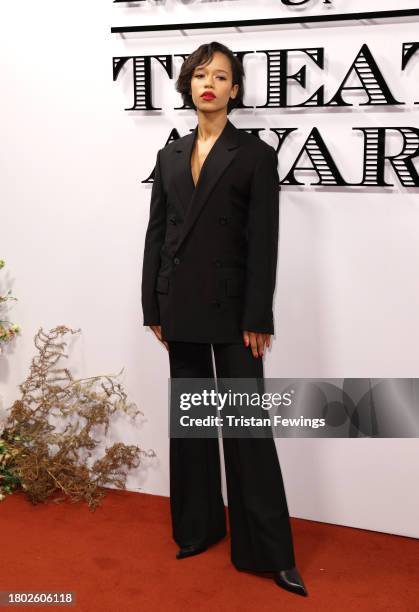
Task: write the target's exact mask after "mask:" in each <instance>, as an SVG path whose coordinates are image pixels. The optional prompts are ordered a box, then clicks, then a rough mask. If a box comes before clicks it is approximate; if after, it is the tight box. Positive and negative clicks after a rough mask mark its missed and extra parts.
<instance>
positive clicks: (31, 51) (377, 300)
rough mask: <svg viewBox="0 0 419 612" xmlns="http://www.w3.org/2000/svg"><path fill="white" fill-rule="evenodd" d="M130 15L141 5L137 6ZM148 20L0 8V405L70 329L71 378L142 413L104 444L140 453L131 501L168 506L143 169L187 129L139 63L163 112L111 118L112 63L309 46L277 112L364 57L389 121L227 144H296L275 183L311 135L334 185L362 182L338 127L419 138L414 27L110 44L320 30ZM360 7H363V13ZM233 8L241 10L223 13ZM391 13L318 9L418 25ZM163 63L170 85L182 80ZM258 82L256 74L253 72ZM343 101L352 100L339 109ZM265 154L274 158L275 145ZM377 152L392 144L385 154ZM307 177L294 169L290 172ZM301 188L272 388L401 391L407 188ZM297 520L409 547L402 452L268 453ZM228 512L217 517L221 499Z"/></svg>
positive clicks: (338, 114)
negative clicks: (405, 130) (113, 379)
mask: <svg viewBox="0 0 419 612" xmlns="http://www.w3.org/2000/svg"><path fill="white" fill-rule="evenodd" d="M140 4H141V3H140ZM143 4H144V6H142V7H140V6H138V7H131V8H129V7H128V6H126V5H124V4H119V5H118V4H115V5H112V3H111V2H110V1H107V2H104V1H103V0H91V1H90V2H89V3H86V2H81V1H80V0H79V1H74V2H71V3H67V4H66V6H65V8H63V7H62V6H61V5H58V4H57V3H56V2H55V1H53V0H45V1H44V2H42V3H33V2H30V1H29V0H26V1H24V2H21V3H17V4H16V3H15V4H13V3H8V5H7V6H6V5H5V6H4V7H2V9H1V18H2V23H4V24H5V25H6V26H7V27H4V28H3V31H2V37H1V40H0V62H1V74H2V104H1V109H2V110H1V114H0V127H1V134H2V139H1V145H0V151H1V153H0V155H1V160H0V161H1V166H0V189H1V204H2V207H1V210H2V215H1V221H2V223H1V239H0V259H1V258H3V259H5V260H6V262H7V267H6V268H5V270H3V271H2V273H0V287H1V290H2V291H0V292H4V290H5V289H7V288H8V287H11V288H12V289H13V293H14V295H16V296H17V297H18V299H19V301H18V302H17V303H16V304H15V305H14V306H13V308H12V309H11V310H10V313H9V317H10V318H11V319H13V321H16V322H18V323H19V324H20V325H21V326H22V334H21V336H20V337H19V338H18V339H17V340H16V342H15V343H14V346H13V347H11V348H10V349H8V350H7V351H5V353H4V354H3V355H2V356H0V395H1V396H2V397H3V405H4V406H5V407H7V406H10V404H11V403H12V401H13V400H14V399H15V398H16V397H17V396H18V393H19V391H18V384H19V383H20V382H22V381H23V379H24V378H25V377H26V376H27V373H28V368H29V364H30V360H31V358H32V356H33V354H34V352H35V348H34V345H33V336H34V335H35V333H36V332H37V330H38V328H39V327H40V326H42V327H43V328H44V329H49V328H52V327H55V326H56V325H59V324H66V325H68V326H71V327H73V328H78V327H81V328H82V334H81V335H80V336H79V337H77V338H71V339H70V338H69V341H70V347H69V352H70V360H69V363H68V365H69V366H70V367H71V369H72V371H73V373H74V375H75V376H93V375H96V374H100V373H106V374H111V373H117V372H118V371H119V370H120V369H121V368H122V367H124V368H125V370H124V375H123V377H122V379H121V380H122V382H123V383H124V385H125V387H126V389H127V391H128V393H129V396H130V399H131V400H132V401H135V402H136V403H137V405H138V406H139V408H141V409H142V410H143V411H144V413H145V419H143V420H139V421H138V423H137V426H135V427H134V426H133V425H132V424H130V423H129V422H128V421H127V420H124V419H118V420H117V421H116V422H115V424H114V427H113V430H112V437H111V438H110V440H122V441H124V442H126V443H135V444H139V445H140V446H141V447H143V448H145V449H148V448H153V449H154V450H155V451H156V453H157V459H154V460H148V461H147V462H145V463H144V464H143V466H142V467H141V468H139V469H138V470H137V471H136V472H133V473H131V475H130V477H129V479H128V488H129V489H131V490H142V491H144V492H147V493H152V494H160V495H169V476H168V474H169V471H168V469H169V463H168V461H169V458H168V449H169V440H168V437H167V378H168V376H169V367H168V359H167V353H166V351H165V349H164V347H163V346H161V345H160V344H159V343H158V342H157V340H156V339H155V337H154V336H153V334H152V332H151V331H150V330H147V329H146V328H143V327H142V315H141V299H140V298H141V296H140V276H141V264H142V250H143V244H144V235H145V230H146V225H147V220H148V212H149V208H148V207H149V198H150V190H151V185H144V184H142V183H141V181H142V180H144V179H146V178H147V177H148V176H149V174H150V173H151V171H152V169H153V165H154V160H155V154H156V152H157V149H158V148H161V147H162V146H163V145H164V144H165V142H166V139H167V138H168V136H169V133H170V130H171V129H172V128H173V127H176V128H177V129H178V131H179V133H180V134H181V135H184V134H186V133H187V132H188V131H189V129H191V128H193V127H194V126H195V124H196V117H195V114H194V112H193V111H186V110H184V111H179V110H174V107H176V106H180V105H181V99H180V96H179V95H178V94H177V93H176V92H175V91H174V83H173V81H171V80H170V79H169V78H168V77H167V75H165V73H164V70H163V69H162V68H161V66H159V65H157V63H155V65H154V66H153V76H154V77H155V79H156V80H155V84H156V85H155V89H154V90H153V99H154V102H155V104H156V105H158V106H162V107H163V110H162V111H153V112H143V111H137V112H133V111H130V112H127V111H124V108H127V107H130V106H132V104H133V98H132V94H133V90H132V69H131V67H130V66H127V68H126V70H124V71H123V73H122V74H121V75H120V77H119V78H118V80H117V81H116V82H113V81H112V57H114V56H119V55H130V54H134V55H141V54H152V53H158V54H164V53H173V54H174V53H190V52H191V51H193V50H194V49H195V48H196V47H197V46H198V45H199V44H201V43H202V42H209V41H210V40H218V41H220V42H222V43H224V44H227V45H228V46H230V47H231V48H232V49H233V50H234V51H240V50H259V49H288V48H294V49H295V48H300V47H324V48H325V57H326V61H325V70H324V71H321V70H320V69H318V68H316V67H315V66H314V64H313V63H310V62H309V60H308V58H306V57H305V56H303V55H301V54H300V55H299V56H295V57H294V58H293V59H292V60H291V64H290V65H291V67H292V70H291V71H290V72H295V71H296V70H297V69H298V68H299V67H300V66H301V65H302V64H307V66H308V83H307V90H303V89H302V88H301V87H300V86H299V85H297V84H295V85H293V86H291V87H290V94H291V99H290V103H292V104H296V103H298V101H301V102H302V101H304V100H306V99H307V98H308V97H309V93H313V92H314V91H316V90H317V89H318V87H319V86H320V85H321V84H323V83H324V84H325V87H326V100H328V99H329V98H330V97H331V95H332V94H333V93H335V91H336V90H337V88H338V86H339V84H340V83H341V81H342V80H343V78H344V76H345V75H346V73H347V71H348V69H349V67H350V66H351V64H352V62H353V60H354V59H355V57H356V54H357V53H358V51H359V49H360V48H361V46H362V44H363V43H367V44H368V45H369V47H370V49H371V51H372V52H373V54H374V57H375V59H376V61H377V62H378V64H379V66H380V68H381V70H382V72H383V74H384V75H385V77H386V79H387V82H388V84H389V85H390V89H391V90H392V92H393V95H395V97H396V98H398V99H400V100H403V101H404V102H406V105H405V106H403V107H393V108H391V107H386V108H385V107H382V108H377V107H375V108H368V109H365V108H363V107H357V106H355V107H353V108H350V107H348V108H343V109H324V108H305V109H287V110H285V109H269V110H267V109H254V110H253V109H246V110H240V111H235V112H233V113H232V114H231V115H230V119H231V121H232V122H233V123H234V124H235V125H236V126H237V127H243V128H251V127H265V128H266V129H269V127H277V128H279V127H281V128H284V127H294V128H297V132H295V133H294V135H293V138H290V139H289V140H287V142H286V143H285V145H284V147H283V148H282V149H281V152H280V155H279V170H280V177H281V178H283V177H284V176H285V174H286V173H287V172H288V170H289V168H290V167H291V165H292V164H293V163H294V160H295V157H296V155H297V154H298V152H299V150H300V148H301V146H302V145H303V143H304V141H305V139H306V138H307V136H308V134H309V132H310V130H311V129H312V127H314V126H316V127H318V129H319V130H320V132H321V133H322V136H323V137H324V139H325V140H326V141H327V145H328V147H329V150H330V151H331V153H332V155H333V157H334V159H335V161H336V162H337V164H338V166H339V168H340V170H341V172H342V173H343V174H344V176H345V178H346V179H347V180H348V181H354V182H355V181H356V180H358V181H360V180H361V178H362V175H361V172H362V138H361V135H360V134H361V133H360V132H356V131H354V130H353V128H354V127H371V126H395V125H398V126H416V127H418V115H419V111H418V106H415V105H414V101H415V100H416V101H418V100H419V89H418V86H417V83H418V73H419V59H414V60H412V61H411V62H410V65H409V67H408V69H407V70H406V71H405V72H402V71H401V68H400V66H401V53H402V44H403V42H413V41H415V40H417V31H418V23H417V20H416V21H415V20H413V19H403V20H398V21H394V20H388V21H383V22H379V21H376V22H365V21H364V22H362V23H354V22H350V23H346V24H343V23H339V24H330V23H329V24H316V25H310V26H298V25H292V26H291V25H288V26H286V27H283V26H276V27H275V26H270V27H269V28H263V29H262V28H257V27H254V28H246V29H245V30H242V31H240V30H234V29H227V28H225V29H217V30H199V31H193V30H190V31H182V32H178V31H175V32H169V33H168V32H166V33H162V32H160V33H158V32H157V33H148V34H147V35H139V34H137V35H130V36H127V37H123V38H122V37H120V36H118V35H111V34H110V27H111V26H117V25H128V24H133V25H134V24H135V25H140V24H146V23H163V22H186V21H204V20H212V21H214V20H219V19H233V20H234V19H236V18H238V17H239V18H240V19H245V18H256V17H258V18H259V17H274V16H279V15H284V16H290V15H295V14H306V15H308V14H321V13H323V12H324V11H325V8H324V7H323V4H322V2H316V1H314V0H313V2H312V3H311V4H310V5H309V6H308V7H302V8H300V9H298V10H297V9H295V8H294V9H291V8H288V9H287V8H286V7H283V6H282V5H281V4H280V3H279V2H277V1H275V0H272V1H270V2H258V3H257V9H255V8H254V7H255V3H254V2H246V0H243V1H242V0H236V1H229V0H225V1H224V2H198V1H197V2H193V3H190V4H183V3H182V2H180V1H175V0H173V1H172V2H166V3H164V2H163V3H161V4H158V5H156V4H155V3H154V2H144V3H143ZM366 4H368V7H366V6H365V5H366ZM239 5H240V10H238V8H239ZM414 5H415V2H410V1H405V2H402V1H401V0H399V1H398V2H397V3H396V2H393V1H390V0H387V1H383V0H369V2H368V3H365V2H363V1H360V0H359V1H356V0H352V1H349V0H346V1H345V2H343V1H340V2H339V0H335V1H334V2H333V6H332V7H331V9H330V10H331V11H332V12H333V11H335V12H348V11H350V10H357V9H358V10H384V9H392V8H394V9H400V8H414ZM180 62H181V60H180V58H176V60H175V66H176V70H175V78H176V76H177V74H178V70H179V67H180ZM261 62H262V58H261V55H260V54H256V55H255V56H253V57H249V56H247V59H246V61H245V70H246V75H247V80H246V87H247V92H246V98H245V103H246V104H248V105H257V104H263V103H264V101H265V100H264V91H265V89H264V80H265V79H266V76H265V74H264V71H263V63H261ZM261 66H262V69H261ZM344 97H345V100H347V101H349V102H353V103H354V104H357V103H358V102H361V101H362V102H364V101H366V98H365V97H364V98H363V97H362V96H361V95H360V94H356V95H351V94H349V93H347V94H345V96H344ZM261 135H262V137H264V138H266V140H267V141H268V142H270V143H271V144H273V145H275V144H276V137H275V135H274V134H272V133H271V134H269V133H268V132H263V133H262V134H261ZM389 146H391V147H394V150H395V151H397V147H398V146H400V143H399V141H398V140H397V139H396V138H395V139H394V141H392V140H391V139H390V144H389ZM304 165H307V164H304ZM386 172H387V173H388V174H387V175H386V176H387V179H388V180H389V182H392V183H394V184H395V187H394V188H390V189H388V188H387V189H371V188H369V189H362V188H361V189H359V188H358V189H357V188H346V189H342V188H325V187H315V186H311V185H309V184H308V183H310V182H316V181H317V178H316V176H315V173H314V172H305V173H303V172H300V173H297V176H298V178H299V180H301V181H302V180H306V182H307V184H306V185H305V186H304V187H286V186H284V187H283V189H282V191H281V221H280V224H281V225H280V250H279V261H278V277H277V289H276V293H275V320H276V335H275V337H274V341H273V343H272V348H271V350H269V351H268V352H267V354H266V357H265V375H266V376H269V377H329V378H331V377H335V378H342V377H375V378H379V377H415V376H418V374H419V373H418V349H417V347H418V345H419V323H418V312H419V280H418V274H417V270H418V263H419V242H418V240H417V235H418V229H419V201H418V190H417V189H413V190H412V189H405V188H403V187H401V186H400V185H399V182H398V180H397V177H396V176H395V175H394V173H393V172H392V170H391V169H390V168H388V169H387V171H386ZM277 445H278V450H279V456H280V461H281V466H282V471H283V475H284V480H285V486H286V490H287V498H288V503H289V507H290V513H291V515H292V516H294V517H300V518H306V519H313V520H317V521H325V522H329V523H336V524H342V525H348V526H353V527H361V528H367V529H371V530H377V531H383V532H389V533H395V534H401V535H409V536H414V537H418V536H419V527H418V523H417V516H418V515H419V493H418V492H417V490H416V488H415V487H413V486H412V483H413V482H417V481H418V479H419V462H418V450H419V442H418V440H416V439H375V440H372V439H361V440H342V439H335V440H334V439H323V440H310V439H294V440H291V439H281V440H279V441H277ZM223 486H224V496H225V501H226V503H227V497H226V490H225V483H224V484H223Z"/></svg>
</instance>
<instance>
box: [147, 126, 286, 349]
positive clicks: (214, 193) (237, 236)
mask: <svg viewBox="0 0 419 612" xmlns="http://www.w3.org/2000/svg"><path fill="white" fill-rule="evenodd" d="M197 132H198V125H197V126H196V127H195V129H194V130H193V132H190V133H189V134H187V135H186V136H183V137H182V138H179V139H178V140H176V141H174V142H171V143H169V144H168V145H166V146H165V147H163V148H162V149H160V150H159V151H158V153H157V159H156V164H155V168H154V182H153V187H152V191H151V200H150V216H149V222H148V227H147V231H146V236H145V246H144V257H143V269H142V282H141V293H142V297H141V299H142V308H143V324H144V325H161V328H162V336H163V339H165V340H168V341H171V340H172V341H175V340H177V341H184V342H208V343H212V342H243V330H247V331H254V332H265V333H269V334H273V333H274V320H273V307H272V303H273V294H274V289H275V280H276V264H277V252H278V230H279V191H280V189H281V186H280V184H279V176H278V169H277V166H278V158H277V154H276V152H275V150H274V149H273V147H271V146H270V145H268V144H267V143H266V142H264V141H263V140H261V139H259V138H258V137H257V136H254V135H253V134H249V133H248V132H245V131H240V130H239V129H237V128H236V127H235V126H234V125H233V124H232V123H231V121H230V120H229V119H228V120H227V123H226V125H225V126H224V128H223V130H222V132H221V134H220V135H219V136H218V138H217V140H216V141H215V143H214V144H213V145H212V147H211V149H210V151H209V153H208V155H207V157H206V158H205V161H204V163H203V165H202V168H201V172H200V175H199V179H198V182H197V184H196V186H195V185H194V181H193V178H192V172H191V163H190V162H191V154H192V149H193V145H194V142H195V139H196V136H197Z"/></svg>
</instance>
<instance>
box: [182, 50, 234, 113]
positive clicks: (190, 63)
mask: <svg viewBox="0 0 419 612" xmlns="http://www.w3.org/2000/svg"><path fill="white" fill-rule="evenodd" d="M215 51H220V52H221V53H224V55H226V56H227V57H228V59H229V60H230V65H231V72H232V76H233V79H232V84H233V85H236V84H237V85H238V86H239V90H238V92H237V95H236V97H235V98H234V99H233V98H230V99H229V101H228V104H227V114H228V113H229V112H230V111H231V109H233V108H234V107H236V106H238V105H240V104H241V103H242V100H243V94H244V89H243V78H244V70H243V66H242V64H241V62H240V61H239V60H238V59H237V57H236V56H235V55H234V53H233V52H232V51H231V49H229V48H228V47H226V46H225V45H223V44H222V43H219V42H217V41H213V42H210V43H207V44H203V45H201V46H199V47H198V48H197V49H195V51H193V53H191V54H190V55H188V57H187V58H186V59H185V61H184V62H183V64H182V67H181V69H180V74H179V77H178V79H177V81H176V91H178V92H179V93H180V94H181V95H182V99H183V103H184V105H186V106H191V107H192V108H196V106H195V104H194V102H193V100H192V96H191V94H190V93H189V91H190V89H191V79H192V75H193V72H194V70H195V68H196V67H197V66H201V65H202V64H206V63H207V61H208V62H209V61H211V59H212V56H213V55H214V53H215Z"/></svg>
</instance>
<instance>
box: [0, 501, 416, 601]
mask: <svg viewBox="0 0 419 612" xmlns="http://www.w3.org/2000/svg"><path fill="white" fill-rule="evenodd" d="M101 503H102V506H101V507H99V508H98V509H97V510H96V511H95V512H91V511H90V510H89V508H88V507H87V505H84V504H71V503H69V502H64V503H60V504H55V503H51V502H48V503H47V504H41V505H38V506H32V505H31V504H30V502H28V501H27V499H26V497H25V496H24V495H23V494H22V493H15V494H14V495H12V496H7V498H6V499H5V500H4V501H3V502H1V503H0V527H1V559H2V561H1V573H0V590H1V591H10V590H17V591H75V592H76V605H75V606H71V607H67V606H48V607H47V606H29V605H28V606H25V607H24V608H23V609H25V610H28V609H31V610H32V609H38V610H39V609H47V608H48V609H54V610H65V609H69V610H70V609H71V610H77V611H83V612H84V611H86V612H93V611H94V612H96V611H101V612H108V611H109V612H110V611H115V612H134V611H135V612H136V611H145V612H153V611H155V610H156V611H157V610H159V611H160V610H163V611H171V610H179V611H180V610H185V609H188V608H189V609H193V610H194V611H195V610H209V611H211V612H212V611H218V610H221V611H222V610H225V611H227V610H228V611H231V610H234V611H236V610H240V611H241V612H242V611H250V610H252V611H254V610H266V611H268V610H269V612H272V610H281V612H288V611H289V612H294V611H296V612H297V611H298V612H300V611H303V610H313V611H316V612H325V611H329V610H333V611H334V610H338V611H339V612H343V611H345V610H351V611H352V610H353V611H356V612H363V611H368V612H375V611H377V612H378V611H379V612H384V611H388V612H399V611H403V612H416V611H419V541H418V540H416V539H413V538H405V537H400V536H392V535H387V534H381V533H376V532H371V531H363V530H360V529H352V528H349V527H339V526H335V525H329V524H325V523H317V522H313V521H305V520H300V519H292V530H293V534H294V542H295V550H296V559H297V565H298V568H299V570H300V572H301V575H302V577H303V579H304V581H305V584H306V587H307V590H308V592H309V596H308V597H307V598H304V597H301V596H299V595H295V594H293V593H288V592H287V591H285V590H283V589H281V588H280V587H278V586H276V585H275V583H274V582H273V580H272V579H271V578H267V577H263V576H261V575H257V574H250V573H246V572H239V571H237V570H236V569H235V568H234V567H233V565H232V564H231V562H230V548H229V546H230V540H229V536H227V537H226V539H225V540H223V541H222V542H219V543H218V544H216V545H215V546H214V547H212V548H210V549H209V550H207V551H206V552H205V553H202V554H200V555H197V556H195V557H190V558H188V559H182V560H177V559H176V558H175V554H176V551H177V546H176V544H175V543H174V542H173V541H172V539H171V530H170V516H169V499H168V498H166V497H159V496H154V495H146V494H142V493H132V492H127V491H113V490H109V491H107V496H106V497H105V498H104V499H103V500H102V502H101ZM2 609H5V610H6V609H11V608H9V607H4V608H2Z"/></svg>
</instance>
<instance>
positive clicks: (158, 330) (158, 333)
mask: <svg viewBox="0 0 419 612" xmlns="http://www.w3.org/2000/svg"><path fill="white" fill-rule="evenodd" d="M150 328H151V329H152V330H153V332H154V333H155V334H156V336H157V338H158V339H159V340H160V342H161V343H162V344H164V346H165V347H166V350H169V345H168V344H167V342H166V340H163V338H162V335H161V325H150Z"/></svg>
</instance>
